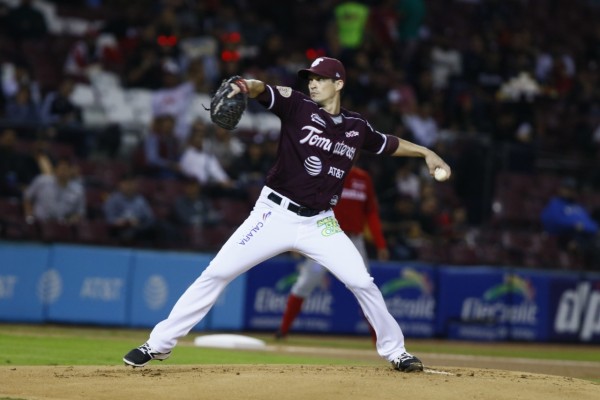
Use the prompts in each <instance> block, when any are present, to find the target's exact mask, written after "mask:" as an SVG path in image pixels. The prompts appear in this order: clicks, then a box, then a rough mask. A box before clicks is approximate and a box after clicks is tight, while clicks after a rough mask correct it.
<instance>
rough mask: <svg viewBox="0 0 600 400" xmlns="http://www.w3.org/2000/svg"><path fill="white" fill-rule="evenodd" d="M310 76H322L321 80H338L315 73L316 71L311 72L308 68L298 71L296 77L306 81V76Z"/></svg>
mask: <svg viewBox="0 0 600 400" xmlns="http://www.w3.org/2000/svg"><path fill="white" fill-rule="evenodd" d="M310 74H314V75H318V76H322V77H323V78H328V79H339V78H334V77H331V76H327V75H323V74H320V73H318V72H316V71H313V70H312V69H311V68H308V69H301V70H300V71H298V76H299V77H300V78H302V79H308V76H309V75H310Z"/></svg>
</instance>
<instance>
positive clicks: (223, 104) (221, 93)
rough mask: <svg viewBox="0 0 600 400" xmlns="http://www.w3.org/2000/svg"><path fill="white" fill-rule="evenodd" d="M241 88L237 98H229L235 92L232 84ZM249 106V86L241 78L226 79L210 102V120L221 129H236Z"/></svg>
mask: <svg viewBox="0 0 600 400" xmlns="http://www.w3.org/2000/svg"><path fill="white" fill-rule="evenodd" d="M232 83H233V84H234V85H236V86H237V87H238V88H240V92H239V93H237V94H236V95H235V96H232V97H228V95H229V94H230V93H231V92H232V91H233V88H232V87H231V84H232ZM247 104H248V85H247V84H246V81H244V79H242V77H240V76H237V75H236V76H232V77H231V78H229V79H225V80H224V81H223V82H222V83H221V86H219V89H217V92H216V93H215V94H214V95H213V97H212V99H211V100H210V119H211V120H212V122H214V123H215V124H217V125H219V126H220V127H221V128H225V129H227V130H232V129H234V128H235V127H236V126H237V124H238V123H239V122H240V118H242V114H243V113H244V110H245V109H246V106H247Z"/></svg>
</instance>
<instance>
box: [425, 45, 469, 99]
mask: <svg viewBox="0 0 600 400" xmlns="http://www.w3.org/2000/svg"><path fill="white" fill-rule="evenodd" d="M451 43H452V42H451V39H450V38H448V37H446V36H445V35H444V36H440V37H438V38H437V39H436V43H435V44H434V46H433V48H432V49H431V75H432V78H433V87H434V88H436V89H445V88H446V87H448V85H449V83H450V80H451V79H452V78H454V77H457V76H459V75H461V74H462V54H461V53H460V51H458V49H456V48H454V47H452V46H451Z"/></svg>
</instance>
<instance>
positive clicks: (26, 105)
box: [5, 86, 42, 126]
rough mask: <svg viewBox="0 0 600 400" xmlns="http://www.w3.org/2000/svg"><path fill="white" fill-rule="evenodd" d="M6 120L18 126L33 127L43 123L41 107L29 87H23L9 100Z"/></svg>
mask: <svg viewBox="0 0 600 400" xmlns="http://www.w3.org/2000/svg"><path fill="white" fill-rule="evenodd" d="M5 115H6V117H5V119H6V120H7V121H8V122H10V123H13V124H17V125H33V126H36V125H37V124H39V123H41V122H42V118H41V114H40V105H39V104H38V103H37V102H36V101H35V100H34V99H33V98H32V96H31V92H30V90H29V87H27V86H21V87H19V89H18V90H17V92H16V93H15V95H14V96H13V97H12V98H10V99H8V101H7V104H6V111H5Z"/></svg>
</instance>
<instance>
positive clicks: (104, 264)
mask: <svg viewBox="0 0 600 400" xmlns="http://www.w3.org/2000/svg"><path fill="white" fill-rule="evenodd" d="M132 258H133V251H132V250H117V249H104V248H99V247H92V246H53V247H52V250H51V255H50V265H49V269H48V271H47V272H46V273H47V274H48V275H49V276H51V279H48V280H47V281H48V282H49V283H48V285H53V286H54V287H55V289H54V292H53V295H52V297H51V298H49V299H48V301H47V307H48V313H47V320H48V321H55V322H70V323H92V324H108V325H126V324H127V299H128V286H129V285H128V283H129V282H128V279H129V272H130V270H131V262H132ZM58 282H60V284H58ZM57 288H58V289H57ZM46 290H49V289H46Z"/></svg>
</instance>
